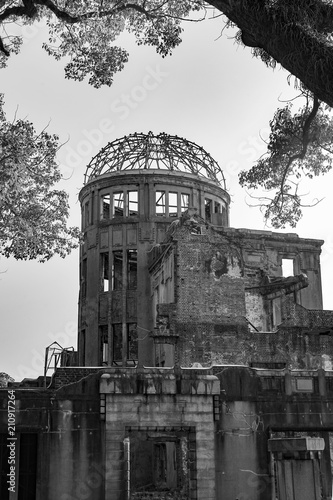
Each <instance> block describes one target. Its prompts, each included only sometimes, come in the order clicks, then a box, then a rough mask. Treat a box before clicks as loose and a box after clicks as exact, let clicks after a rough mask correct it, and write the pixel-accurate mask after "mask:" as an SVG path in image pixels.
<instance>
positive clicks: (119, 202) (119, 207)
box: [112, 191, 124, 217]
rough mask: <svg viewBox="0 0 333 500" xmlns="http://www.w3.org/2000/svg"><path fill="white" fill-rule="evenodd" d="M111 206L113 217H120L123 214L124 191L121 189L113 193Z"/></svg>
mask: <svg viewBox="0 0 333 500" xmlns="http://www.w3.org/2000/svg"><path fill="white" fill-rule="evenodd" d="M112 207H113V217H122V216H123V215H124V193H123V192H122V191H119V192H117V193H113V197H112Z"/></svg>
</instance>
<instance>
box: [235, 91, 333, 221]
mask: <svg viewBox="0 0 333 500" xmlns="http://www.w3.org/2000/svg"><path fill="white" fill-rule="evenodd" d="M270 128H271V133H270V136H269V140H268V144H267V153H266V154H265V155H264V156H263V157H261V158H260V159H259V160H258V161H257V162H256V164H255V165H254V166H253V167H252V168H251V169H250V170H249V171H243V172H241V174H240V184H241V185H242V186H245V187H247V188H249V189H258V188H260V189H264V190H265V191H268V192H273V197H272V198H269V197H268V196H267V197H264V196H261V197H258V200H259V201H260V205H261V206H262V208H263V209H264V216H265V219H266V220H267V221H270V222H271V224H272V225H273V227H276V228H278V227H285V225H286V224H289V225H291V226H292V227H294V226H296V223H297V222H298V220H299V219H300V218H301V216H302V206H304V202H303V196H302V194H301V192H300V185H299V183H300V180H301V179H302V178H303V177H307V178H309V179H312V178H313V177H315V176H318V175H321V174H325V173H327V172H328V171H329V170H330V169H331V168H332V161H333V156H332V153H333V144H332V133H333V119H332V117H331V116H330V114H329V113H327V110H326V109H325V106H323V105H320V103H319V101H318V100H317V99H312V98H311V96H308V95H307V102H306V105H305V106H304V107H303V108H301V109H300V110H298V111H297V112H296V113H292V104H291V103H289V104H288V105H287V106H286V107H284V108H282V109H278V110H277V111H276V112H275V115H274V118H273V119H272V121H271V122H270Z"/></svg>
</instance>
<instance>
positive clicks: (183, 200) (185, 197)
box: [180, 193, 190, 212]
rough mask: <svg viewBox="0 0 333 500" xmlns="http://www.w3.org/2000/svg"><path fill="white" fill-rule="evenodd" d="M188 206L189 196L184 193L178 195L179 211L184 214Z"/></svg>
mask: <svg viewBox="0 0 333 500" xmlns="http://www.w3.org/2000/svg"><path fill="white" fill-rule="evenodd" d="M189 205H190V196H189V195H188V194H186V193H181V195H180V211H181V212H185V210H187V209H188V207H189Z"/></svg>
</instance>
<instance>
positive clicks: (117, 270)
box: [112, 250, 123, 290]
mask: <svg viewBox="0 0 333 500" xmlns="http://www.w3.org/2000/svg"><path fill="white" fill-rule="evenodd" d="M112 254H113V255H112V257H113V259H112V260H113V262H112V290H121V289H122V288H123V252H122V250H116V251H115V252H112Z"/></svg>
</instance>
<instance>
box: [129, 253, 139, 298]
mask: <svg viewBox="0 0 333 500" xmlns="http://www.w3.org/2000/svg"><path fill="white" fill-rule="evenodd" d="M137 283H138V252H137V251H136V250H127V288H128V289H130V290H136V289H137Z"/></svg>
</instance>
